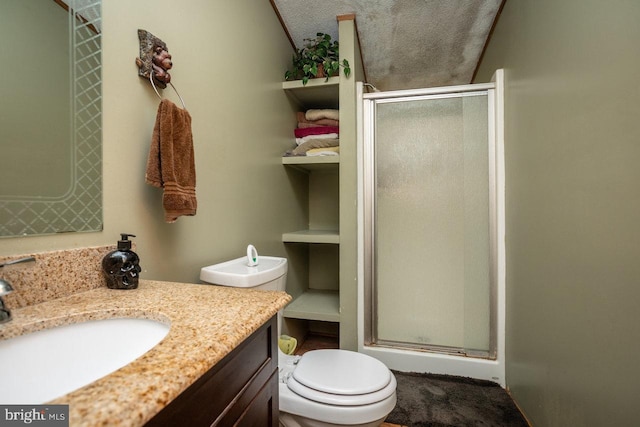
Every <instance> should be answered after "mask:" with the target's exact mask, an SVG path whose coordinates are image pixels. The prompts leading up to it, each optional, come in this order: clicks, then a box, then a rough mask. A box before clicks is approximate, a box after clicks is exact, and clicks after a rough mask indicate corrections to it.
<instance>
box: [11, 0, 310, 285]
mask: <svg viewBox="0 0 640 427" xmlns="http://www.w3.org/2000/svg"><path fill="white" fill-rule="evenodd" d="M187 4H188V6H187ZM103 28H104V34H103V49H104V53H103V65H104V68H103V82H104V84H103V96H104V100H103V111H104V122H103V124H104V131H103V137H104V141H103V156H104V165H103V168H104V231H103V232H100V233H84V234H67V235H61V236H42V237H28V238H10V239H0V255H10V254H18V253H28V252H40V251H47V250H53V249H64V248H73V247H81V246H94V245H105V244H114V243H115V242H116V240H118V236H119V233H120V232H129V233H133V234H136V235H137V238H136V239H135V241H136V243H137V251H138V253H139V255H140V257H141V260H142V267H143V272H142V277H143V278H149V279H164V280H179V281H197V279H198V275H199V269H200V267H201V266H204V265H208V264H212V263H215V262H219V261H222V260H225V259H230V258H232V257H239V256H242V255H243V254H244V253H245V249H246V245H247V244H249V243H253V244H254V245H255V246H256V247H257V248H258V250H259V251H260V253H262V254H264V255H266V254H269V255H279V256H282V255H286V253H285V249H284V246H283V244H282V243H281V237H280V236H281V233H282V232H283V231H284V230H291V229H296V227H299V228H303V227H304V226H306V225H303V224H297V223H296V222H295V221H300V220H302V219H303V218H305V215H304V214H302V212H303V211H304V209H306V207H305V206H300V205H299V203H297V202H296V198H295V197H294V192H295V188H294V187H296V184H295V182H293V183H292V181H291V180H289V178H288V176H287V172H286V171H285V169H284V168H283V167H282V165H281V164H280V156H281V154H282V153H283V152H284V151H285V150H287V149H288V148H291V147H290V145H291V143H292V140H291V130H292V129H293V127H294V125H295V115H294V114H293V113H292V112H291V106H290V104H289V102H288V100H287V98H286V96H285V94H284V93H283V91H282V89H281V84H280V82H281V80H282V77H283V74H284V70H285V69H286V67H287V66H288V65H289V62H290V58H291V52H292V50H291V46H290V44H289V42H288V40H287V38H286V36H285V34H284V32H283V30H282V27H281V25H280V23H279V22H278V20H277V18H276V15H275V14H274V13H273V10H272V9H271V6H270V4H269V2H266V1H260V2H258V1H253V0H236V1H210V0H191V1H189V2H188V3H181V2H175V1H169V0H153V1H151V0H137V1H135V2H131V1H125V0H109V1H104V3H103ZM138 28H142V29H146V30H148V31H150V32H151V33H153V34H154V35H156V36H158V37H160V38H161V39H163V40H164V41H165V42H166V43H167V45H168V47H169V51H170V52H171V54H172V55H173V61H174V69H173V70H172V72H171V74H172V77H173V80H172V81H173V83H174V84H175V86H176V88H177V89H178V91H179V92H180V95H181V96H182V97H183V98H184V100H185V102H186V105H187V108H188V110H189V111H190V113H191V115H192V117H193V134H194V144H195V153H196V169H197V195H198V203H199V205H198V213H197V215H196V216H195V217H182V218H180V219H179V220H178V221H177V222H176V223H174V224H166V223H164V218H163V211H162V207H161V191H160V190H158V189H156V188H153V187H151V186H149V185H147V184H145V182H144V167H145V164H146V159H147V153H148V148H149V141H150V136H151V131H152V128H153V124H154V121H155V115H156V109H157V106H158V103H159V100H158V98H157V96H156V95H155V93H154V92H153V90H152V89H151V87H150V85H149V83H148V81H145V80H143V79H141V78H139V77H138V75H137V67H136V65H135V63H134V58H135V57H136V56H137V55H138V52H139V46H138V37H137V30H138ZM165 93H166V95H167V96H168V97H169V98H171V99H173V100H174V101H176V102H177V98H176V97H175V94H173V91H172V90H170V89H168V90H166V91H165Z"/></svg>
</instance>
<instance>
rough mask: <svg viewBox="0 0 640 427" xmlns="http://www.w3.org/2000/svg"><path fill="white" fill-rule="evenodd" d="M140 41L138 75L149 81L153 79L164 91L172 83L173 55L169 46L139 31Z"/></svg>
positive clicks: (145, 32)
mask: <svg viewBox="0 0 640 427" xmlns="http://www.w3.org/2000/svg"><path fill="white" fill-rule="evenodd" d="M138 39H139V40H140V57H138V58H136V64H137V65H138V75H139V76H140V77H144V78H145V79H147V80H149V76H150V75H151V76H152V77H153V82H152V83H154V84H156V85H158V86H159V87H161V88H162V89H164V88H166V87H167V84H169V83H170V82H171V75H170V74H169V70H170V69H171V67H173V62H171V54H170V53H169V50H168V48H167V44H166V43H165V42H163V41H162V40H160V39H159V38H158V37H156V36H154V35H153V34H151V33H150V32H148V31H146V30H138Z"/></svg>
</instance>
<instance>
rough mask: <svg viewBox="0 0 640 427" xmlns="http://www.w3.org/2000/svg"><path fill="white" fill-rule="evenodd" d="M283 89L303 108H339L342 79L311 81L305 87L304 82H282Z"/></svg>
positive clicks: (332, 78)
mask: <svg viewBox="0 0 640 427" xmlns="http://www.w3.org/2000/svg"><path fill="white" fill-rule="evenodd" d="M282 89H284V90H285V92H286V93H287V94H289V95H290V96H291V97H292V98H293V99H294V101H295V102H296V103H297V104H298V105H300V106H301V107H303V108H338V104H339V101H338V99H339V96H340V77H330V78H329V81H325V79H324V78H319V79H311V80H309V81H308V82H307V84H306V85H305V86H303V85H302V80H294V81H288V82H282Z"/></svg>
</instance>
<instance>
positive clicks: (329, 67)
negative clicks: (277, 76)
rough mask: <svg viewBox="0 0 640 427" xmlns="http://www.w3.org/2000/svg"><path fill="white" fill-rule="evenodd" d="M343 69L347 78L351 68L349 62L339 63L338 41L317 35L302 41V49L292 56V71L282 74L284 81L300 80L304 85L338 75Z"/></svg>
mask: <svg viewBox="0 0 640 427" xmlns="http://www.w3.org/2000/svg"><path fill="white" fill-rule="evenodd" d="M340 67H342V68H344V75H345V76H346V77H349V75H350V74H351V67H350V66H349V61H347V60H346V59H343V60H342V62H340V57H339V55H338V41H337V40H335V41H331V36H330V35H329V34H324V33H317V34H316V37H315V38H313V39H304V47H303V48H302V49H298V50H296V53H294V54H293V69H291V70H287V72H285V73H284V78H285V80H300V79H302V84H303V85H306V84H307V82H308V81H309V79H312V78H316V77H326V80H328V79H329V77H331V76H335V75H337V74H338V73H339V71H340Z"/></svg>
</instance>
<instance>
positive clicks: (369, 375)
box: [200, 247, 396, 427]
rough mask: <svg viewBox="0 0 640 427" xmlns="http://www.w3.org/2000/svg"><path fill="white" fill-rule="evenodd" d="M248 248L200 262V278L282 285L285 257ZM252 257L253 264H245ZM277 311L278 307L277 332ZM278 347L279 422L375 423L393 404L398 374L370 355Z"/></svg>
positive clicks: (300, 426)
mask: <svg viewBox="0 0 640 427" xmlns="http://www.w3.org/2000/svg"><path fill="white" fill-rule="evenodd" d="M250 248H252V247H250ZM253 251H254V253H255V249H254V250H253ZM247 253H248V256H247V257H243V258H238V259H234V260H231V261H227V262H224V263H221V264H215V265H211V266H208V267H203V268H202V269H201V270H200V280H202V281H203V282H206V283H211V284H215V285H222V286H232V287H250V288H255V289H265V290H281V291H284V290H285V286H286V280H287V260H286V258H277V257H259V258H258V256H257V253H255V257H253V256H251V255H250V251H249V249H248V250H247ZM255 260H257V265H249V264H254V262H255ZM281 317H282V314H281V313H278V329H279V330H278V333H280V327H281ZM278 353H279V355H278V366H279V370H280V373H279V379H280V387H279V394H280V403H279V407H280V425H282V426H285V427H321V426H343V425H349V426H362V427H368V426H372V427H373V426H379V425H380V424H382V422H383V421H384V420H385V418H386V417H387V415H389V413H390V412H391V411H392V410H393V408H394V407H395V405H396V379H395V377H394V376H393V374H392V373H391V371H390V370H389V369H388V368H387V367H386V366H385V365H384V364H383V363H382V362H380V361H378V360H377V359H374V358H373V357H370V356H367V355H365V354H361V353H356V352H353V351H347V350H313V351H309V352H306V353H305V354H304V355H302V356H290V355H286V354H284V353H283V352H282V351H278Z"/></svg>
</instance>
